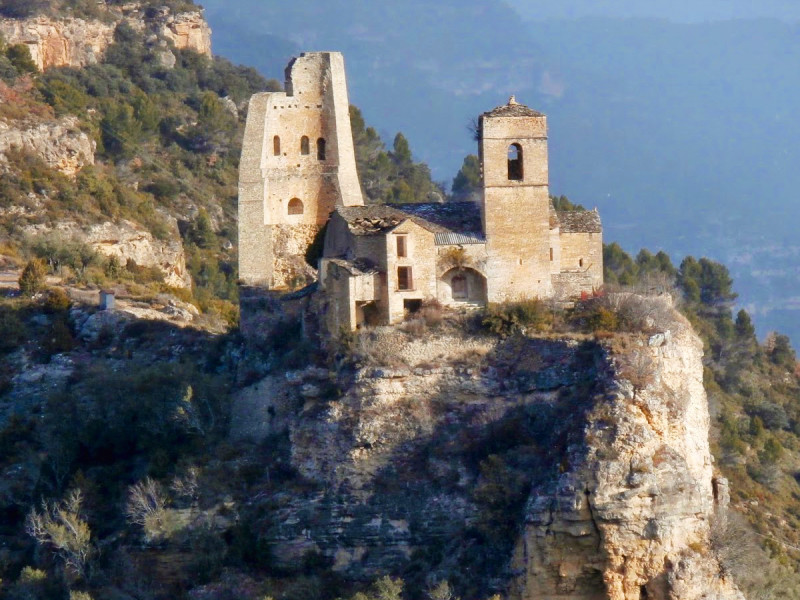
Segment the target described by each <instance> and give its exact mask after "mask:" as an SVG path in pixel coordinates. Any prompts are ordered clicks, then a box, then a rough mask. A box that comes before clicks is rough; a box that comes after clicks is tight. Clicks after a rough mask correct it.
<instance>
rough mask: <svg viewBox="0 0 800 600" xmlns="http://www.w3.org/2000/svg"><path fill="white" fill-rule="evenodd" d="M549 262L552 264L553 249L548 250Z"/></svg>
mask: <svg viewBox="0 0 800 600" xmlns="http://www.w3.org/2000/svg"><path fill="white" fill-rule="evenodd" d="M550 262H553V249H552V248H550Z"/></svg>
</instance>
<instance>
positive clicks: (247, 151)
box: [239, 52, 363, 289]
mask: <svg viewBox="0 0 800 600" xmlns="http://www.w3.org/2000/svg"><path fill="white" fill-rule="evenodd" d="M304 138H305V140H304ZM318 144H324V151H321V150H320V147H319V146H318ZM290 202H291V203H292V207H294V208H295V210H291V208H290ZM361 204H363V199H362V196H361V188H360V184H359V182H358V177H357V173H356V167H355V154H354V151H353V140H352V133H351V129H350V116H349V103H348V99H347V87H346V80H345V73H344V59H343V58H342V55H341V54H339V53H336V52H314V53H306V54H303V55H301V56H300V57H299V58H297V59H295V60H293V61H292V63H290V65H289V67H288V68H287V82H286V92H285V93H284V92H277V93H264V94H256V95H255V96H253V98H252V99H251V101H250V108H249V112H248V117H247V125H246V128H245V136H244V141H243V144H242V159H241V163H240V175H239V273H240V277H241V279H242V280H243V281H244V282H245V283H247V284H249V285H266V286H268V287H271V288H273V289H274V288H279V287H281V286H282V280H281V278H280V277H278V276H277V274H276V270H275V269H276V268H275V264H276V262H277V261H278V259H279V255H278V249H277V248H276V247H275V246H274V244H272V243H271V242H270V236H271V235H272V234H271V233H270V228H271V227H273V226H276V225H285V226H289V227H290V231H292V230H296V231H298V232H300V231H302V230H303V229H302V228H303V227H308V226H314V227H317V228H319V227H322V226H323V225H324V224H325V222H326V221H327V220H328V217H329V215H330V213H331V211H332V210H333V209H334V208H335V207H336V206H337V205H344V206H353V205H361ZM298 207H299V210H297V208H298ZM299 238H302V241H303V242H304V243H305V237H304V236H303V235H302V234H299ZM302 252H304V249H303V250H302Z"/></svg>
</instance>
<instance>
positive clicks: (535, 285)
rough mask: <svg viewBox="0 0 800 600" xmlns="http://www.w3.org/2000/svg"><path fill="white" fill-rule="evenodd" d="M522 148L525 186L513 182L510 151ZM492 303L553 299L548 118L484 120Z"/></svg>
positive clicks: (485, 191)
mask: <svg viewBox="0 0 800 600" xmlns="http://www.w3.org/2000/svg"><path fill="white" fill-rule="evenodd" d="M512 143H518V144H520V145H521V146H522V149H523V153H522V157H523V173H524V178H523V180H522V181H513V180H509V179H508V148H509V145H510V144H512ZM481 155H482V157H483V176H484V186H485V188H484V205H483V222H484V228H485V229H484V231H485V234H486V249H487V253H488V261H487V276H488V281H487V286H488V300H489V302H501V301H504V300H509V299H514V298H520V297H530V296H540V297H546V296H551V295H552V294H553V287H552V282H551V273H550V197H549V193H548V163H547V121H546V118H545V117H543V116H542V117H525V118H520V117H514V118H503V117H489V118H486V117H485V118H484V119H483V127H482V138H481Z"/></svg>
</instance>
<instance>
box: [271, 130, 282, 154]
mask: <svg viewBox="0 0 800 600" xmlns="http://www.w3.org/2000/svg"><path fill="white" fill-rule="evenodd" d="M272 154H274V155H275V156H280V155H281V138H280V136H277V135H276V136H275V137H274V138H272Z"/></svg>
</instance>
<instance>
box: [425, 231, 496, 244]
mask: <svg viewBox="0 0 800 600" xmlns="http://www.w3.org/2000/svg"><path fill="white" fill-rule="evenodd" d="M434 243H435V244H436V245H437V246H465V245H467V244H485V243H486V240H485V239H483V236H482V235H481V234H480V233H453V232H452V231H448V232H447V233H437V234H436V235H435V236H434Z"/></svg>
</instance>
